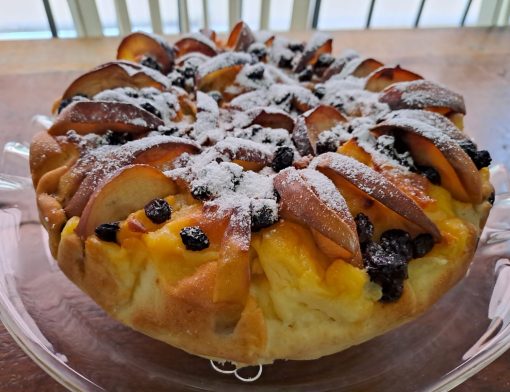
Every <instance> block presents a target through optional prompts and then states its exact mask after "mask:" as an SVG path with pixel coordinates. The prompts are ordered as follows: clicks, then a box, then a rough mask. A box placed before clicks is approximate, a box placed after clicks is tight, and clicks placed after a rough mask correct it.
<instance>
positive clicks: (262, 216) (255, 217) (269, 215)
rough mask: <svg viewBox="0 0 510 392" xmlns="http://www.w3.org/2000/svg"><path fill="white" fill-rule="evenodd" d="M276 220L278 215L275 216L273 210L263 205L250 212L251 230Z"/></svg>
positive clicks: (261, 227)
mask: <svg viewBox="0 0 510 392" xmlns="http://www.w3.org/2000/svg"><path fill="white" fill-rule="evenodd" d="M277 221H278V217H275V215H274V213H273V210H272V209H271V208H270V207H269V206H267V205H263V206H262V207H261V208H259V209H258V210H257V211H255V212H252V216H251V231H253V232H257V231H260V230H261V229H263V228H265V227H269V226H271V225H274V224H275V223H276V222H277Z"/></svg>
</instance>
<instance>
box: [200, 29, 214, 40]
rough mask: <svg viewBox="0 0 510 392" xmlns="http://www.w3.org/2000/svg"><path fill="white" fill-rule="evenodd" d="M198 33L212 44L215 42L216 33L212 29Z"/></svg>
mask: <svg viewBox="0 0 510 392" xmlns="http://www.w3.org/2000/svg"><path fill="white" fill-rule="evenodd" d="M198 32H199V33H200V34H202V35H204V36H206V37H207V38H209V39H210V40H211V41H212V42H216V31H214V30H212V29H200V30H199V31H198Z"/></svg>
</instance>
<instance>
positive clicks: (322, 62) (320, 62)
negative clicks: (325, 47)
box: [315, 53, 335, 68]
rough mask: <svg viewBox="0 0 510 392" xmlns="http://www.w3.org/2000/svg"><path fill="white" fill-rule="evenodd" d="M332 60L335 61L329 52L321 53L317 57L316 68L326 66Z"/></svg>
mask: <svg viewBox="0 0 510 392" xmlns="http://www.w3.org/2000/svg"><path fill="white" fill-rule="evenodd" d="M333 61H335V58H334V57H333V56H332V55H330V54H329V53H322V54H321V55H320V56H319V58H318V59H317V62H316V63H315V66H316V67H318V68H326V67H328V66H330V65H331V63H332V62H333Z"/></svg>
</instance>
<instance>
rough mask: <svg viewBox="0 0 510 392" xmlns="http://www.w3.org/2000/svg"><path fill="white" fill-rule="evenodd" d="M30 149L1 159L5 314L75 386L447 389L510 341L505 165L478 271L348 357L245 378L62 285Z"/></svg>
mask: <svg viewBox="0 0 510 392" xmlns="http://www.w3.org/2000/svg"><path fill="white" fill-rule="evenodd" d="M26 156H27V147H26V144H22V143H8V144H7V145H6V147H5V149H4V153H3V155H2V157H1V159H0V173H1V174H0V319H1V321H2V322H3V323H4V324H5V327H6V328H7V330H8V331H9V332H10V334H11V335H12V337H13V339H14V340H15V341H16V342H17V343H18V344H19V346H20V347H21V348H22V349H23V350H24V351H25V352H26V353H27V354H28V355H29V356H30V357H31V358H32V359H33V360H34V361H35V362H37V363H38V364H39V366H40V367H41V368H42V369H44V370H45V371H46V372H48V373H49V374H50V375H51V376H52V377H54V378H55V379H56V380H57V381H58V382H60V383H61V384H62V385H64V386H66V387H67V388H69V389H70V390H80V391H83V390H91V391H95V390H98V391H101V390H108V391H112V390H122V391H131V390H133V391H140V390H144V391H158V390H169V391H175V390H201V391H243V390H248V389H249V390H250V391H273V390H281V389H283V388H285V389H287V388H288V389H289V390H292V391H311V390H313V391H328V390H335V391H378V392H384V391H394V390H395V387H396V386H398V390H413V391H420V390H421V391H446V390H450V389H452V388H454V387H455V386H456V385H458V384H460V383H461V382H463V381H464V380H466V379H467V378H469V377H470V376H472V375H473V374H475V373H476V372H478V371H479V370H480V369H482V368H483V367H485V366H487V365H488V364H489V363H491V362H492V361H494V360H495V359H496V358H497V357H498V356H500V355H501V354H502V353H503V352H505V350H507V349H508V348H509V346H510V327H509V326H508V324H509V321H510V311H509V310H508V307H510V266H509V265H510V263H508V259H506V258H507V257H510V192H509V186H510V183H509V178H508V175H507V172H506V170H505V169H504V168H503V167H501V166H495V167H494V168H493V169H492V175H493V183H494V185H495V187H496V190H497V197H496V202H495V205H494V209H493V211H492V213H491V216H490V218H489V221H488V224H487V227H486V229H485V231H484V233H483V235H482V238H481V239H480V243H479V247H478V251H477V253H476V256H475V258H474V260H473V264H472V267H471V269H470V271H469V273H468V274H467V276H466V278H465V279H463V280H462V281H461V282H460V283H459V284H458V285H457V286H456V287H455V288H453V289H452V290H451V291H450V292H449V293H448V294H447V295H445V296H444V297H443V298H442V299H441V300H440V301H439V302H438V303H437V304H436V305H435V306H433V307H432V309H430V310H429V311H428V312H426V313H425V314H424V315H423V316H421V317H419V318H418V319H416V320H415V321H413V322H411V323H408V324H406V325H404V326H402V327H400V328H398V329H396V330H394V331H392V332H390V333H387V334H385V335H383V336H380V337H378V338H375V339H373V340H371V341H369V342H367V343H364V344H362V345H359V346H357V347H353V348H351V349H349V350H346V351H344V352H341V353H338V354H335V355H331V356H328V357H324V358H321V359H318V360H314V361H278V362H276V363H275V364H273V365H270V366H264V368H263V372H262V374H261V376H260V378H259V379H258V380H256V381H254V382H252V383H243V382H242V381H240V380H239V379H238V378H236V377H235V374H230V375H227V374H220V373H218V372H217V371H215V370H214V369H213V368H212V367H211V364H210V363H209V361H207V360H205V359H201V358H198V357H195V356H192V355H189V354H187V353H185V352H183V351H181V350H178V349H175V348H172V347H170V346H167V345H165V344H163V343H160V342H158V341H156V340H153V339H151V338H149V337H146V336H144V335H142V334H140V333H137V332H135V331H133V330H131V329H129V328H127V327H125V326H123V325H121V324H119V323H118V322H116V321H114V320H112V319H110V318H109V317H108V316H107V315H106V314H105V313H104V312H103V311H102V310H101V309H100V308H99V307H98V306H97V305H96V304H95V303H94V302H93V301H92V300H90V299H89V298H88V297H87V296H86V295H85V294H83V293H82V292H81V291H80V290H79V289H78V288H77V287H75V286H74V285H73V284H72V283H71V282H70V281H69V280H67V278H66V277H65V276H64V275H63V273H62V272H61V271H60V270H59V268H58V266H57V264H56V262H55V261H54V260H53V258H52V257H51V255H50V253H49V251H48V248H47V245H46V243H47V238H46V233H45V231H44V230H43V228H42V227H41V225H40V224H39V219H38V214H37V210H36V207H35V203H34V199H35V195H34V192H33V190H32V185H31V181H30V180H29V178H28V165H27V162H26ZM491 298H492V300H491ZM489 317H490V318H489ZM491 320H492V321H491ZM257 371H258V369H250V368H248V369H245V370H243V371H242V372H240V373H241V374H239V375H240V376H245V377H250V376H251V375H253V374H256V373H257ZM250 372H252V373H250Z"/></svg>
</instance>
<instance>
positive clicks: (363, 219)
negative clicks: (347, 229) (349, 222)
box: [354, 212, 374, 244]
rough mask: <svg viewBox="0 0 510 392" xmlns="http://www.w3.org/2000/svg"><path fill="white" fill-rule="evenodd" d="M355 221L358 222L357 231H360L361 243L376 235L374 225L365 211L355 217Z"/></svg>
mask: <svg viewBox="0 0 510 392" xmlns="http://www.w3.org/2000/svg"><path fill="white" fill-rule="evenodd" d="M354 222H356V231H357V232H358V237H359V242H360V243H361V244H363V243H365V242H368V241H370V240H371V239H372V236H373V235H374V225H373V224H372V222H370V219H368V216H366V215H365V214H363V213H361V212H360V213H359V214H358V215H356V216H355V217H354Z"/></svg>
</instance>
